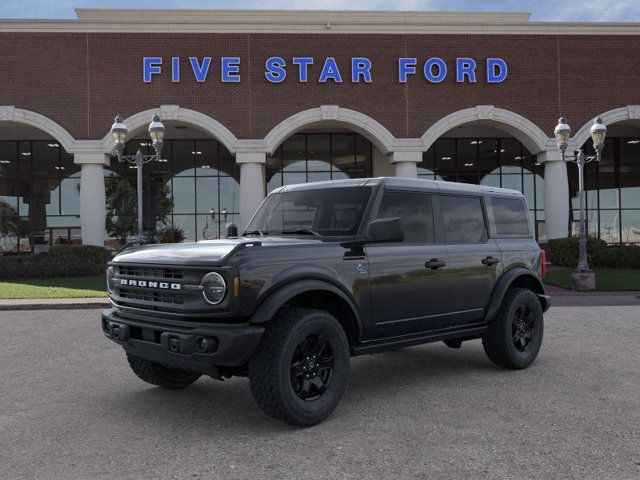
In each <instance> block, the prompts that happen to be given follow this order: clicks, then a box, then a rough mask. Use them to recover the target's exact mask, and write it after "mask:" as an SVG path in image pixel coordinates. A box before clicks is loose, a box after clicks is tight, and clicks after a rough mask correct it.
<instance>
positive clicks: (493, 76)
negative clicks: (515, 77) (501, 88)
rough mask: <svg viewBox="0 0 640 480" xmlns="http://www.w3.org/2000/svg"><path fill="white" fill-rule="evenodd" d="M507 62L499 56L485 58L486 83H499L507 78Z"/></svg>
mask: <svg viewBox="0 0 640 480" xmlns="http://www.w3.org/2000/svg"><path fill="white" fill-rule="evenodd" d="M508 70H509V69H508V68H507V62H505V61H504V60H503V59H501V58H487V83H501V82H504V81H505V79H506V78H507V71H508Z"/></svg>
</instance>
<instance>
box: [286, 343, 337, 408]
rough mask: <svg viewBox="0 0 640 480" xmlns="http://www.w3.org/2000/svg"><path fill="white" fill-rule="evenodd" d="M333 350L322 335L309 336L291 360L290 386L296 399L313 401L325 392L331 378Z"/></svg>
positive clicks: (297, 348)
mask: <svg viewBox="0 0 640 480" xmlns="http://www.w3.org/2000/svg"><path fill="white" fill-rule="evenodd" d="M333 367H334V362H333V350H332V349H331V345H330V344H329V342H328V341H327V339H326V338H325V337H323V336H322V335H309V336H307V337H306V338H305V339H304V340H303V341H302V342H300V344H299V345H298V346H297V347H296V350H295V352H294V353H293V357H292V359H291V386H292V387H293V391H294V392H295V393H296V395H297V396H298V397H300V398H301V399H302V400H304V401H307V402H309V401H313V400H316V399H317V398H318V397H320V396H321V395H322V394H323V393H324V392H326V391H327V388H328V387H329V383H330V382H331V378H332V377H333Z"/></svg>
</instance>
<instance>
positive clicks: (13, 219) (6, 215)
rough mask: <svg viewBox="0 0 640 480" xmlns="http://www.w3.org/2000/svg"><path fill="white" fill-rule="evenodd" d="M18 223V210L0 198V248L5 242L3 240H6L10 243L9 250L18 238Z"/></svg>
mask: <svg viewBox="0 0 640 480" xmlns="http://www.w3.org/2000/svg"><path fill="white" fill-rule="evenodd" d="M19 225H20V216H19V215H18V210H16V209H15V207H12V206H11V205H9V204H8V203H6V202H3V201H1V200H0V248H2V245H3V244H5V243H6V241H5V240H8V241H9V243H10V248H9V250H11V249H12V247H13V246H14V245H15V243H16V242H17V240H18V227H19ZM14 237H15V238H14Z"/></svg>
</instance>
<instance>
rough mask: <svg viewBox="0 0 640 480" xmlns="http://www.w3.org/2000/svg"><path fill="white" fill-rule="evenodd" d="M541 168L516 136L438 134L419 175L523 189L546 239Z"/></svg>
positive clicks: (540, 236) (539, 235)
mask: <svg viewBox="0 0 640 480" xmlns="http://www.w3.org/2000/svg"><path fill="white" fill-rule="evenodd" d="M543 174H544V169H543V168H541V167H540V166H538V165H536V164H535V163H534V157H533V155H531V154H530V153H529V152H528V151H527V149H526V148H525V147H524V145H522V144H521V143H520V142H519V141H518V140H517V139H515V138H439V139H438V140H436V141H435V142H434V144H433V145H432V146H431V147H430V148H429V150H427V151H426V152H424V154H423V156H422V162H421V163H420V164H419V165H418V177H420V178H429V179H435V180H448V181H457V182H464V183H474V184H478V183H479V184H481V185H487V186H493V187H502V188H510V189H513V190H518V191H520V192H522V193H523V194H524V195H525V197H526V199H527V205H528V207H529V209H530V212H531V218H536V223H535V227H536V228H535V231H536V238H538V240H541V241H542V240H544V239H545V233H544V232H545V230H544V193H543V191H544V178H543V177H544V175H543Z"/></svg>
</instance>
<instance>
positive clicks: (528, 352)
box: [482, 288, 544, 369]
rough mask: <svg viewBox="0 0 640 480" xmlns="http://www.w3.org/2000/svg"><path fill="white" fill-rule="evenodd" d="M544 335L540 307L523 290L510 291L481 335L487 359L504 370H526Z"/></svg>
mask: <svg viewBox="0 0 640 480" xmlns="http://www.w3.org/2000/svg"><path fill="white" fill-rule="evenodd" d="M543 333H544V317H543V311H542V305H541V304H540V301H539V300H538V297H537V295H536V294H535V293H534V292H532V291H531V290H529V289H526V288H510V289H509V290H508V291H507V293H506V294H505V296H504V298H503V300H502V306H501V307H500V310H499V311H498V313H497V315H496V316H495V318H493V319H492V320H491V321H490V322H489V326H488V327H487V331H486V332H485V333H484V334H483V335H482V346H483V347H484V351H485V353H486V354H487V356H488V357H489V359H490V360H491V361H492V362H493V363H495V364H497V365H500V366H503V367H507V368H516V369H520V368H527V367H528V366H529V365H531V364H532V363H533V361H534V360H535V359H536V357H537V356H538V352H539V351H540V347H541V345H542V336H543Z"/></svg>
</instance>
